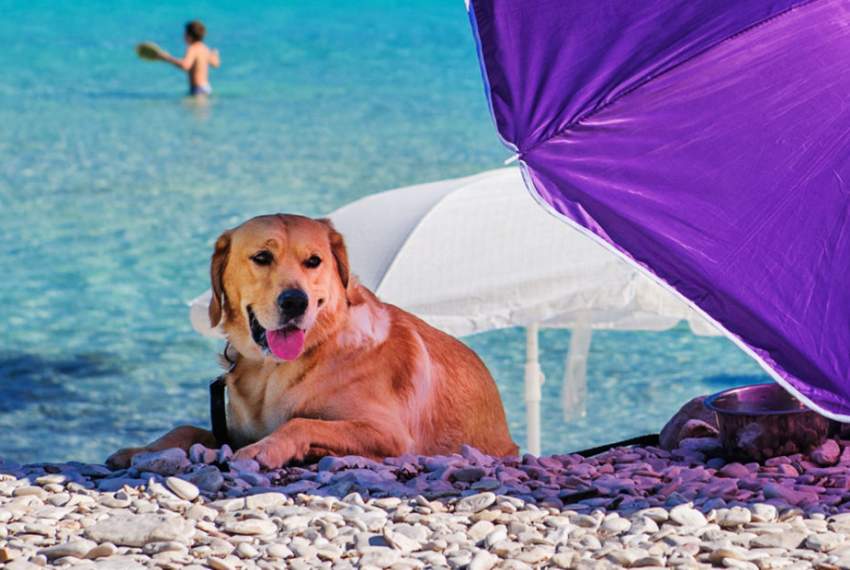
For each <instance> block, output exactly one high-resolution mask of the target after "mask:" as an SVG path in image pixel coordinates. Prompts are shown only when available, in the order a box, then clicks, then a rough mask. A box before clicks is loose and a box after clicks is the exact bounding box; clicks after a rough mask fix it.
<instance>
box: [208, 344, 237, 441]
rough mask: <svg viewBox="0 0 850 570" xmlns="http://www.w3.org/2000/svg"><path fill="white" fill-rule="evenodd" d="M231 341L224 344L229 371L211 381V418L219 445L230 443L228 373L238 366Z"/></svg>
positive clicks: (214, 434)
mask: <svg viewBox="0 0 850 570" xmlns="http://www.w3.org/2000/svg"><path fill="white" fill-rule="evenodd" d="M229 349H230V343H229V342H228V343H227V344H226V345H225V346H224V359H225V360H227V362H228V363H229V364H230V366H229V367H228V369H227V371H226V372H225V373H224V374H222V375H221V376H219V377H218V378H216V379H215V380H213V381H212V382H211V383H210V420H211V422H212V432H213V436H214V437H215V439H216V441H217V442H218V445H219V447H221V446H222V445H225V444H228V445H229V444H230V437H229V435H228V433H227V375H228V374H230V373H231V372H232V371H233V369H234V368H236V359H235V358H233V359H231V358H230V355H229V354H228V350H229Z"/></svg>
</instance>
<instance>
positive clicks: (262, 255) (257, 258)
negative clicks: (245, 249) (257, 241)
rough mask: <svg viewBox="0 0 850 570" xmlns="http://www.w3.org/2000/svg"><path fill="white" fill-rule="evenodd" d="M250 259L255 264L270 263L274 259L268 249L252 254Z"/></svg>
mask: <svg viewBox="0 0 850 570" xmlns="http://www.w3.org/2000/svg"><path fill="white" fill-rule="evenodd" d="M251 261H253V262H254V263H256V264H257V265H271V263H272V261H274V256H273V255H272V253H271V252H270V251H266V250H263V251H260V252H257V253H255V254H254V255H252V256H251Z"/></svg>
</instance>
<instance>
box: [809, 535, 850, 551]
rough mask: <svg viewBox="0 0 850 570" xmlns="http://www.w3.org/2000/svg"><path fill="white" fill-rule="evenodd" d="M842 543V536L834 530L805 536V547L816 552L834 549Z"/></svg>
mask: <svg viewBox="0 0 850 570" xmlns="http://www.w3.org/2000/svg"><path fill="white" fill-rule="evenodd" d="M843 543H844V536H842V535H840V534H838V533H835V532H821V533H817V534H810V535H809V536H807V537H806V543H805V544H806V548H808V549H810V550H815V551H817V552H829V551H831V550H835V549H836V548H838V547H839V546H840V545H841V544H843Z"/></svg>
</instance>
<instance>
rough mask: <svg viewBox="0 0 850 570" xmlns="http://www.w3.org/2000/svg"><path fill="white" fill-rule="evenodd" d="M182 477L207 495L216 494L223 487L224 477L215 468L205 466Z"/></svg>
mask: <svg viewBox="0 0 850 570" xmlns="http://www.w3.org/2000/svg"><path fill="white" fill-rule="evenodd" d="M183 477H184V478H185V479H186V480H187V481H189V482H190V483H192V484H193V485H195V486H197V487H198V488H199V489H200V490H202V491H205V492H207V493H217V492H218V491H219V490H220V489H221V488H222V487H223V486H224V475H222V473H221V471H219V469H218V468H217V467H214V466H212V465H207V466H205V467H202V468H201V469H198V470H197V471H194V472H192V473H187V474H185V475H183Z"/></svg>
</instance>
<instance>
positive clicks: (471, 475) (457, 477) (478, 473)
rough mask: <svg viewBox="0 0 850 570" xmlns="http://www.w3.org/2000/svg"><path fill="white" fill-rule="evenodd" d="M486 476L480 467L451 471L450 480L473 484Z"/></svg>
mask: <svg viewBox="0 0 850 570" xmlns="http://www.w3.org/2000/svg"><path fill="white" fill-rule="evenodd" d="M486 474H487V472H486V471H485V470H484V469H482V468H481V467H464V468H462V469H457V470H455V471H453V472H452V474H451V479H452V480H454V481H463V482H466V483H473V482H475V481H478V480H479V479H481V478H482V477H484V475H486Z"/></svg>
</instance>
